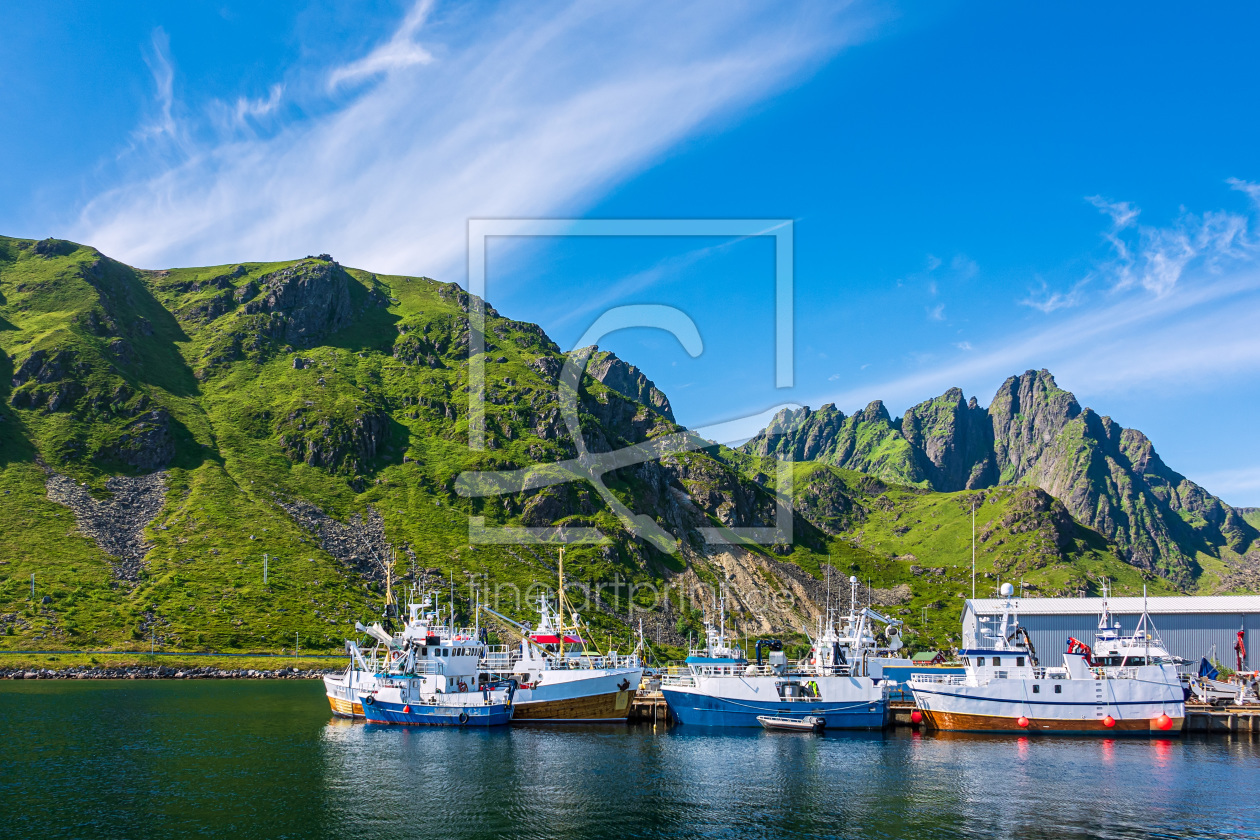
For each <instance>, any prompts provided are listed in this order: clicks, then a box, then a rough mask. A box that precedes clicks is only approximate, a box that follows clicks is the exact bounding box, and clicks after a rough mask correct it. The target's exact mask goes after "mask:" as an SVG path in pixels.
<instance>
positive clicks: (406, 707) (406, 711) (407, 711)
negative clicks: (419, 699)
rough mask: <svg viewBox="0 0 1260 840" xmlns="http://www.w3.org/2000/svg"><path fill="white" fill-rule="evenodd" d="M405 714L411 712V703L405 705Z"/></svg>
mask: <svg viewBox="0 0 1260 840" xmlns="http://www.w3.org/2000/svg"><path fill="white" fill-rule="evenodd" d="M403 714H404V715H409V714H411V706H410V704H408V705H406V706H403Z"/></svg>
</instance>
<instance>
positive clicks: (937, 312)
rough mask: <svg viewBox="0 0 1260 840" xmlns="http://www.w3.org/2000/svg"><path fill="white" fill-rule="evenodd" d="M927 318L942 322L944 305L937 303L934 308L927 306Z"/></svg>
mask: <svg viewBox="0 0 1260 840" xmlns="http://www.w3.org/2000/svg"><path fill="white" fill-rule="evenodd" d="M927 316H928V318H929V319H930V320H932V321H944V320H945V304H943V303H938V304H936V305H935V306H929V307H928V309H927Z"/></svg>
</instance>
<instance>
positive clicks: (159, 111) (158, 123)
mask: <svg viewBox="0 0 1260 840" xmlns="http://www.w3.org/2000/svg"><path fill="white" fill-rule="evenodd" d="M150 47H151V49H150V50H148V51H146V52H145V54H144V62H145V64H147V65H148V66H149V72H150V73H151V74H152V75H153V87H154V93H153V100H154V101H153V105H154V108H155V113H154V114H153V115H152V116H150V117H149V118H148V119H147V120H145V121H144V122H143V123H142V124H141V125H140V127H139V129H138V130H137V134H138V135H139V137H140V138H141V139H150V138H166V139H167V140H170V141H177V140H178V139H179V130H178V126H177V125H176V123H175V114H174V110H175V66H174V65H173V64H172V63H171V39H170V36H169V35H167V34H166V30H165V29H163V28H162V27H160V26H159V27H158V28H157V29H154V30H153V35H152V38H151V39H150Z"/></svg>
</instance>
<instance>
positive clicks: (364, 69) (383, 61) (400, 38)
mask: <svg viewBox="0 0 1260 840" xmlns="http://www.w3.org/2000/svg"><path fill="white" fill-rule="evenodd" d="M432 10H433V0H421V2H418V3H416V4H415V6H413V7H412V8H411V11H409V12H408V13H407V16H406V17H405V18H403V22H402V25H401V26H399V27H398V29H397V30H395V32H394V34H393V36H392V37H390V39H389V40H388V41H386V42H385V43H384V44H382V45H381V46H379V47H377V48H376V49H374V50H372V52H370V53H368V54H367V55H365V56H364V57H363V58H360V59H359V60H358V61H352V62H350V63H349V64H345V65H342V66H341V67H335V68H333V71H332V72H331V73H329V74H328V87H329V89H336V88H337V87H339V86H341V85H342V84H345V83H346V82H352V81H358V80H361V79H364V78H368V77H371V76H376V75H378V74H381V73H388V72H390V71H391V70H401V69H404V68H407V67H414V66H416V65H418V64H428V63H429V62H431V61H432V60H433V54H432V53H430V52H429V51H428V50H426V49H425V48H424V47H422V46H420V45H419V44H417V43H416V42H415V40H414V39H415V36H416V33H418V32H419V31H420V28H421V27H422V26H424V22H425V21H426V20H427V19H428V17H429V13H430V12H431V11H432Z"/></svg>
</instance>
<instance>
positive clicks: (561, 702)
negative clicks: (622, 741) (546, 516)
mask: <svg viewBox="0 0 1260 840" xmlns="http://www.w3.org/2000/svg"><path fill="white" fill-rule="evenodd" d="M481 609H483V610H485V611H486V612H488V613H490V614H491V615H493V616H495V617H496V618H499V619H500V620H502V621H505V622H507V623H508V624H509V625H511V626H512V627H515V628H516V629H517V630H519V631H520V632H521V641H520V644H519V645H517V646H516V647H515V648H514V649H509V648H508V647H507V646H494V647H489V648H487V650H486V656H485V658H484V659H483V661H482V663H481V667H482V669H483V670H484V671H486V672H487V673H489V674H492V675H493V676H494V677H495V678H496V679H500V680H512V681H514V682H515V683H516V685H517V689H516V695H515V713H514V715H513V718H512V720H513V721H514V722H518V723H522V722H528V723H578V722H585V723H609V722H624V721H625V719H626V718H627V717H628V716H629V714H630V707H631V704H632V701H633V700H634V695H635V692H636V691H637V690H638V688H639V681H640V680H641V679H642V677H643V663H642V659H641V657H640V656H639V655H638V654H637V652H636V654H634V655H631V656H628V657H621V658H619V657H618V656H617V654H616V652H615V651H610V652H609V654H608V655H606V656H605V655H604V654H602V653H600V652H599V651H598V650H595V649H593V648H591V646H590V644H589V642H588V641H587V638H586V637H589V636H590V633H589V632H587V633H586V636H583V631H582V620H581V617H580V616H579V615H578V614H577V612H576V611H574V610H573V608H572V605H571V604H570V603H569V600H568V598H567V597H566V596H565V592H564V552H563V551H561V553H560V589H559V592H558V593H557V595H556V604H555V608H554V609H553V608H552V605H551V602H550V600H549V599H548V598H547V597H546V596H545V595H543V596H540V597H539V599H538V625H537V626H536V627H530V626H529V625H528V624H524V623H521V622H518V621H515V620H514V619H511V618H508V617H507V616H505V615H503V614H502V613H499V612H497V611H495V610H493V609H490V608H489V607H484V606H483V607H481Z"/></svg>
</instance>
